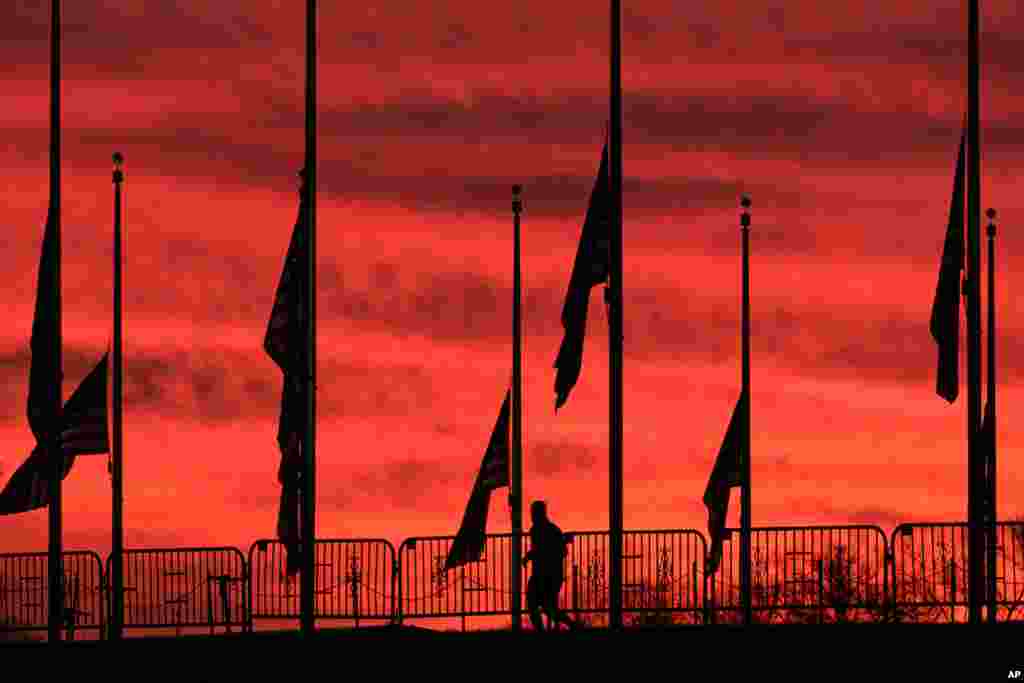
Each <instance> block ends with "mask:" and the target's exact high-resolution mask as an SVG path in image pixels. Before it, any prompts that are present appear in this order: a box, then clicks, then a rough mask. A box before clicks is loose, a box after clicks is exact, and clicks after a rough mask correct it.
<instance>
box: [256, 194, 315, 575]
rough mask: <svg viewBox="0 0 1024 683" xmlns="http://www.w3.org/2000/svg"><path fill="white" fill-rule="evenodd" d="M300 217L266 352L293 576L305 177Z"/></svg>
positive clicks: (301, 407) (302, 425)
mask: <svg viewBox="0 0 1024 683" xmlns="http://www.w3.org/2000/svg"><path fill="white" fill-rule="evenodd" d="M299 195H300V199H299V215H298V218H297V219H296V221H295V228H294V229H293V231H292V239H291V243H290V244H289V245H288V254H287V256H286V257H285V264H284V269H283V270H282V272H281V280H280V282H278V285H277V292H276V294H275V296H274V305H273V308H272V309H271V312H270V321H269V323H268V324H267V334H266V337H265V338H264V340H263V348H264V350H265V351H266V352H267V355H268V356H270V358H271V359H272V360H273V361H274V363H276V364H277V366H278V367H279V368H280V369H281V372H282V373H283V374H284V383H283V387H282V390H281V416H280V419H279V420H278V428H277V443H278V446H279V447H280V449H281V465H280V467H279V468H278V481H279V482H280V483H281V487H282V490H281V507H280V510H279V512H278V521H277V534H278V538H279V539H280V540H281V543H283V544H284V546H285V549H286V552H287V554H288V574H289V575H290V576H293V575H294V574H295V573H296V572H297V571H298V569H299V559H300V555H299V543H300V538H301V534H300V529H299V504H300V496H301V490H302V469H303V457H304V455H303V440H304V435H305V430H306V400H305V389H306V377H307V374H308V369H307V367H306V364H307V359H308V356H307V349H306V342H307V340H306V329H307V328H306V325H307V322H308V310H309V309H308V306H307V301H306V298H307V297H306V290H307V288H308V287H307V285H308V275H309V268H308V265H307V253H308V252H307V248H308V244H309V235H308V227H307V218H306V216H307V208H306V207H307V204H306V202H307V198H306V183H305V176H304V174H303V183H302V187H301V188H300V190H299Z"/></svg>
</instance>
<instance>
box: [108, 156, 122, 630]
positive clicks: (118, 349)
mask: <svg viewBox="0 0 1024 683" xmlns="http://www.w3.org/2000/svg"><path fill="white" fill-rule="evenodd" d="M123 180H124V174H123V173H122V172H121V169H120V168H117V169H115V170H114V349H113V351H114V354H113V355H114V359H113V360H114V367H113V372H112V380H113V382H112V384H113V386H112V407H113V415H112V416H111V417H112V422H113V425H112V426H113V431H114V434H113V439H112V441H111V449H110V455H111V472H110V479H111V498H112V502H111V510H112V514H113V520H112V524H111V536H112V539H111V557H110V559H111V567H110V569H111V577H110V584H111V585H110V590H111V612H110V636H111V638H112V639H114V640H120V638H121V636H122V629H123V622H124V565H123V561H124V560H123V552H124V480H123V475H124V469H123V464H124V460H123V457H124V450H123V449H124V439H123V434H124V431H123V429H124V412H123V389H122V387H123V374H122V373H123V347H122V345H123V337H122V326H123V324H124V320H123V318H122V315H121V307H122V300H121V299H122V288H121V284H122V282H121V281H122V272H121V268H122V254H121V183H122V182H123Z"/></svg>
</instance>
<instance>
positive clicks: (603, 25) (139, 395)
mask: <svg viewBox="0 0 1024 683" xmlns="http://www.w3.org/2000/svg"><path fill="white" fill-rule="evenodd" d="M295 4H296V3H290V2H280V1H273V2H271V1H264V2H259V3H254V2H240V1H239V0H224V1H223V2H217V3H208V2H198V1H191V0H190V1H188V2H182V1H178V2H170V1H169V0H160V1H152V0H151V1H149V2H145V3H143V2H139V1H133V2H124V1H122V0H118V1H117V2H114V1H113V0H88V1H85V0H83V1H82V2H74V3H71V2H67V3H65V4H64V5H65V7H64V15H65V27H64V35H65V42H64V48H63V54H64V85H63V98H64V99H63V112H64V149H63V158H64V184H63V192H64V195H63V196H64V204H63V210H64V214H63V215H64V218H63V220H64V261H63V288H64V289H63V292H64V339H65V345H66V346H65V373H66V382H65V386H64V391H65V395H69V394H70V393H71V391H72V390H73V389H74V387H75V386H76V385H77V383H78V381H79V380H80V379H81V378H82V377H83V376H84V375H85V373H86V372H87V371H88V369H89V368H90V367H91V365H92V364H93V363H94V362H95V361H96V360H97V359H98V358H99V356H100V355H101V354H102V352H103V349H104V347H105V345H106V343H107V340H108V338H109V336H110V329H111V292H110V281H111V252H112V246H111V239H110V235H111V213H112V209H111V202H112V190H111V181H110V164H109V161H110V155H111V153H112V152H114V151H121V152H122V153H123V154H124V155H125V157H126V160H127V162H126V166H125V171H126V177H127V181H126V184H125V190H126V197H127V237H126V242H127V247H126V251H127V275H126V286H127V294H126V312H125V315H126V339H127V340H126V357H127V399H126V400H127V407H126V418H125V429H126V435H125V445H126V456H125V458H126V461H125V476H126V482H125V522H126V527H127V541H128V544H129V546H130V547H140V546H151V547H152V546H169V545H204V544H230V545H239V546H246V547H247V546H248V544H249V543H250V542H251V541H253V540H255V539H256V538H260V537H267V536H269V535H272V534H273V533H274V526H275V520H276V509H277V502H278V493H279V487H278V484H277V481H276V472H277V466H278V461H279V452H278V450H277V445H276V441H275V434H276V426H277V411H278V401H279V398H280V386H281V376H280V372H279V371H278V369H277V368H276V366H274V365H273V363H272V362H271V361H270V360H269V358H267V357H266V355H265V354H264V352H263V350H262V340H263V334H264V331H265V327H266V322H267V316H268V315H269V312H270V306H271V301H272V297H273V293H274V288H275V287H276V284H277V280H278V277H279V274H280V269H281V266H282V263H283V259H284V253H285V250H286V248H287V245H288V240H289V238H290V234H291V230H292V226H293V223H294V220H295V214H296V210H297V205H298V202H297V199H298V197H297V191H296V180H295V173H296V171H297V170H298V168H299V167H300V166H301V164H302V149H303V122H304V115H303V96H302V88H303V64H304V62H303V49H304V47H303V40H304V16H303V13H302V12H301V11H295V10H294V9H293V6H294V5H295ZM590 4H591V5H594V3H590ZM624 4H625V5H627V6H633V7H636V8H637V9H627V10H626V11H625V16H624V36H623V50H624V58H623V60H624V61H623V69H624V73H623V80H624V88H625V94H624V101H623V107H624V116H623V125H624V145H625V147H624V169H625V176H626V181H625V190H624V206H625V209H624V213H625V228H624V234H625V237H624V240H625V274H624V283H625V325H626V329H625V353H626V358H625V377H626V380H625V381H626V389H625V392H626V393H625V420H626V428H625V429H626V430H625V463H626V464H625V472H626V484H625V520H626V526H627V527H628V528H687V527H690V528H698V529H701V530H704V529H705V528H706V512H705V509H704V507H703V505H702V503H701V496H702V494H703V491H704V486H705V483H706V481H707V477H708V474H709V472H710V469H711V465H712V461H713V458H714V456H715V454H716V452H717V449H718V446H719V444H720V443H721V439H722V436H723V434H724V431H725V428H726V425H727V422H728V419H729V415H730V412H731V410H732V407H733V403H734V401H735V400H736V397H737V395H738V391H739V372H740V369H739V296H740V290H739V285H740V283H739V265H740V264H739V257H740V254H739V244H740V243H739V239H740V234H739V229H738V213H739V210H738V207H737V204H738V198H739V195H740V193H741V192H749V193H750V194H751V195H752V198H753V202H754V208H753V227H752V232H751V246H752V286H753V301H752V315H753V341H752V349H753V369H752V373H753V381H752V411H753V412H752V425H753V436H752V438H753V454H754V455H753V457H754V460H753V477H754V493H753V502H754V511H753V512H754V521H755V524H757V525H768V524H826V523H840V524H841V523H867V524H878V525H880V526H882V527H883V528H884V529H886V530H889V529H891V528H892V527H893V526H894V525H895V524H896V523H897V522H899V521H914V520H937V521H941V520H957V519H962V518H963V517H964V515H965V509H966V496H965V492H966V480H965V474H966V458H965V446H964V443H965V422H966V418H965V411H966V395H965V394H962V398H961V399H960V400H959V401H958V402H957V403H956V404H954V405H953V406H950V405H948V404H946V403H945V402H944V401H943V400H942V399H940V398H939V397H938V396H937V395H936V394H935V390H934V383H935V362H936V349H935V345H934V343H933V342H932V340H931V337H930V335H929V332H928V318H929V313H930V307H931V302H932V297H933V295H934V290H935V284H936V276H937V272H938V264H939V256H940V251H941V247H942V240H943V236H944V231H945V226H946V219H947V215H948V210H949V197H950V191H951V188H952V173H953V167H954V164H955V152H956V145H957V141H958V136H959V126H960V122H961V120H962V117H963V115H964V111H965V106H966V103H965V93H966V81H965V74H966V40H965V36H966V30H965V28H964V26H963V23H964V18H965V16H966V8H965V7H962V5H963V3H962V2H958V1H955V0H929V1H928V2H924V1H923V0H913V1H910V0H908V1H906V2H900V3H892V2H881V1H880V0H868V1H867V2H863V3H821V2H811V1H809V0H787V1H785V2H781V1H779V2H768V3H754V4H751V3H740V2H736V1H735V0H724V1H723V2H717V3H700V5H703V6H694V5H693V3H678V2H670V1H668V0H647V1H646V2H643V3H636V2H626V3H624ZM984 4H985V7H984V13H985V20H984V33H983V36H982V41H983V42H982V56H983V60H984V63H983V72H982V73H983V79H984V82H983V84H982V113H983V124H984V127H983V132H982V140H983V143H984V150H983V164H984V166H983V169H984V179H983V182H982V191H983V196H982V203H983V207H988V206H994V207H995V208H997V209H998V210H999V211H1000V221H999V222H1000V225H1001V226H1002V227H1001V232H1000V237H999V240H998V250H999V259H1000V261H999V271H998V284H997V287H998V291H997V296H998V301H999V303H1000V311H999V315H1000V318H999V325H1000V329H999V338H998V362H999V370H1000V373H1001V378H1002V381H1001V384H1000V399H999V401H1000V402H999V419H1000V434H999V446H1000V451H999V457H1000V466H999V482H998V486H999V496H1000V498H999V514H1000V516H1002V517H1011V516H1016V515H1019V514H1021V513H1022V512H1024V508H1022V507H1021V504H1020V503H1019V502H1018V501H1019V499H1020V495H1021V493H1024V479H1022V478H1021V475H1020V473H1019V470H1018V469H1017V468H1016V460H1017V454H1018V450H1019V449H1021V448H1024V439H1022V438H1021V437H1019V436H1018V434H1017V432H1016V430H1015V429H1014V428H1013V425H1015V424H1016V423H1017V422H1018V420H1020V419H1022V418H1024V414H1022V413H1021V412H1020V411H1021V410H1024V408H1018V406H1020V405H1024V404H1022V403H1021V402H1020V401H1019V400H1018V399H1019V398H1020V397H1021V396H1022V395H1024V384H1022V382H1024V347H1022V346H1021V344H1020V343H1019V342H1018V341H1017V339H1018V335H1019V334H1020V331H1021V330H1022V329H1024V313H1018V311H1017V309H1016V307H1015V306H1014V304H1013V299H1012V298H1011V296H1010V294H1011V292H1012V291H1013V282H1014V273H1015V272H1016V270H1017V263H1016V261H1015V256H1014V254H1015V253H1016V252H1017V251H1018V250H1019V249H1020V248H1021V247H1024V239H1022V238H1020V237H1018V234H1019V231H1018V230H1016V229H1015V226H1016V225H1018V224H1019V223H1020V222H1021V221H1020V219H1019V217H1020V216H1021V210H1022V209H1024V197H1022V196H1021V195H1020V193H1019V192H1017V191H1015V187H1014V180H1015V177H1016V169H1017V167H1018V165H1019V163H1020V161H1021V159H1022V158H1024V128H1021V127H1020V125H1019V124H1015V123H1014V121H1013V120H1012V119H1011V116H1010V115H1011V114H1012V113H1013V112H1016V111H1019V110H1020V108H1021V105H1022V101H1021V100H1020V98H1019V97H1018V96H1016V95H1014V93H1016V92H1019V91H1021V90H1022V86H1024V66H1022V65H1021V61H1020V58H1019V56H1020V54H1021V51H1022V49H1024V42H1022V40H1021V39H1020V37H1019V36H1020V35H1021V33H1022V31H1021V24H1020V22H1019V21H1016V20H1015V16H1014V14H1015V9H1016V3H1014V2H1012V1H1011V0H999V1H996V0H991V1H989V2H986V3H984ZM323 5H324V6H323V8H322V9H321V15H320V24H319V25H320V55H321V59H320V80H319V98H320V118H319V122H320V123H319V125H320V138H319V154H320V160H321V165H320V180H321V185H320V194H319V200H318V201H319V211H318V220H319V223H318V227H319V236H320V237H319V240H320V241H319V254H318V256H319V284H320V293H319V300H318V306H319V308H318V311H319V316H320V317H319V355H320V366H319V383H320V394H319V429H320V432H319V440H318V459H319V465H318V467H319V470H318V489H319V498H318V529H317V533H318V535H320V536H323V537H382V538H387V539H389V540H391V541H392V542H394V543H395V544H396V545H397V543H398V542H399V541H401V540H402V539H403V538H405V537H407V536H412V535H421V534H452V533H454V532H455V531H456V529H457V526H458V523H459V520H460V518H461V515H462V511H463V508H464V506H465V503H466V500H467V497H468V494H469V490H470V487H471V485H472V482H473V479H474V477H475V476H476V471H477V468H478V467H479V464H480V458H481V456H482V454H483V450H484V448H485V446H486V443H487V439H488V436H489V434H490V430H491V429H492V427H493V425H494V420H495V418H496V416H497V411H498V408H499V406H500V403H501V399H502V397H503V395H504V392H505V388H506V386H507V383H508V380H509V377H510V373H511V340H510V331H511V323H510V317H511V264H512V254H511V250H512V234H511V211H510V201H511V192H510V190H511V186H512V184H514V183H522V184H523V185H524V187H525V190H524V201H525V213H524V219H523V221H524V222H523V230H524V236H523V264H524V286H525V291H524V333H525V342H524V347H525V360H524V364H525V369H524V373H525V390H524V412H525V439H524V441H525V454H526V456H525V457H526V459H525V465H524V472H525V482H524V487H525V494H526V496H527V499H528V500H529V499H533V498H538V497H539V498H545V499H547V500H548V501H549V506H550V509H551V513H552V516H553V517H554V518H555V520H556V521H557V522H558V523H559V524H560V525H561V526H562V527H563V528H566V529H569V528H577V529H596V528H604V527H606V526H607V523H608V522H607V505H608V493H607V491H608V486H607V471H608V467H607V463H608V459H607V445H608V407H607V406H608V400H607V386H608V384H607V382H608V369H607V360H608V358H607V323H606V317H605V314H604V311H603V310H602V305H601V303H600V292H599V291H595V292H594V294H593V295H592V303H591V312H590V324H589V325H588V338H587V341H586V346H585V351H584V364H583V371H582V374H581V378H580V382H579V384H578V385H577V387H576V389H575V390H574V392H573V394H572V396H571V397H570V399H569V402H568V404H567V405H566V407H565V408H564V409H563V410H561V411H560V412H559V414H558V415H557V416H556V415H555V414H554V410H553V406H554V390H553V384H554V370H553V369H552V364H553V362H554V359H555V355H556V352H557V350H558V344H559V342H560V340H561V334H562V329H561V325H560V322H559V313H560V310H561V305H562V300H563V297H564V294H565V288H566V285H567V283H568V279H569V272H570V269H571V265H572V259H573V256H574V254H575V250H576V245H577V241H578V238H579V233H580V227H581V222H582V217H583V214H584V212H585V210H586V202H587V198H588V195H589V192H590V188H591V185H592V183H593V179H594V175H595V173H596V170H597V165H598V161H599V159H600V152H601V143H602V137H603V133H604V129H605V123H606V119H607V111H608V100H607V96H608V63H607V44H608V16H607V14H608V13H607V11H606V10H605V9H604V8H603V6H602V5H601V3H597V4H596V5H594V7H595V8H599V9H596V10H595V11H592V12H590V13H589V14H582V13H581V10H580V9H579V8H577V7H575V4H574V5H573V9H568V6H569V5H568V4H565V3H563V4H559V3H551V2H539V1H536V0H522V1H521V2H516V3H479V2H468V1H463V0H458V1H449V2H435V3H410V2H405V1H404V0H391V1H389V2H377V3H374V2H366V3H359V4H358V6H357V5H350V4H346V3H323ZM428 5H429V7H428ZM48 7H49V3H48V2H42V1H35V2H21V3H16V4H11V5H10V6H9V7H8V8H7V9H6V10H5V12H4V14H3V16H2V17H0V57H2V61H3V62H4V63H7V64H9V65H12V67H13V68H11V69H9V70H8V72H7V74H8V75H7V77H6V80H5V83H4V91H5V99H4V106H3V108H2V109H0V139H2V140H4V141H5V143H4V144H3V145H0V169H2V171H0V172H2V173H3V176H4V177H3V181H4V185H5V187H6V191H5V193H4V194H5V197H4V199H5V201H4V202H3V206H2V208H0V221H2V222H3V224H4V226H5V229H4V231H3V233H2V234H3V237H2V238H0V239H2V246H3V250H2V254H3V255H2V257H0V258H2V259H3V267H4V271H5V272H6V273H7V274H8V277H9V284H8V292H9V294H8V296H7V297H6V299H7V310H8V324H6V325H4V326H3V328H2V329H0V358H2V362H0V371H2V372H3V374H4V380H5V381H6V385H7V386H8V391H7V392H6V393H5V396H6V398H5V399H4V405H3V409H2V411H0V415H2V422H0V443H2V446H3V447H2V449H0V482H6V480H7V478H8V477H9V476H10V475H11V474H12V473H13V472H14V470H15V469H16V468H17V466H18V465H19V464H20V463H21V461H22V460H23V459H24V458H25V457H27V455H28V453H29V452H30V450H31V447H32V444H33V438H32V436H31V433H30V431H29V429H28V425H27V422H26V419H25V398H26V395H27V379H28V364H29V355H28V342H29V335H30V331H31V318H32V307H33V302H34V299H35V281H36V269H37V267H38V261H39V248H40V242H41V239H42V228H43V222H44V220H45V215H46V198H47V158H48V156H47V155H48V147H47V145H48V137H47V136H48V132H47V130H48V125H49V122H48V92H49V91H48V80H47V79H48V59H49V51H48V43H47V36H48ZM105 462H106V458H105V457H104V456H96V457H91V458H83V459H79V461H78V462H77V464H76V465H75V468H74V471H73V472H72V474H71V476H70V477H69V478H68V479H67V481H66V484H65V489H64V490H65V518H64V520H65V543H66V545H67V547H69V548H83V547H87V548H93V549H96V550H99V551H101V552H104V553H105V552H106V550H107V549H108V548H109V529H110V496H109V490H110V489H109V478H108V476H107V472H106V464H105ZM504 499H505V498H504V495H500V496H495V497H494V499H493V500H492V507H491V517H490V519H491V522H490V527H491V529H493V530H495V531H501V530H507V529H508V514H507V510H506V507H505V506H504V504H503V503H504ZM735 508H736V504H735V503H734V509H733V510H732V511H731V512H730V521H732V520H733V519H734V518H736V519H738V517H737V515H738V510H737V509H735ZM45 546H46V513H45V511H39V512H35V513H32V514H28V515H21V516H13V517H5V518H0V551H2V552H10V551H29V550H43V549H45Z"/></svg>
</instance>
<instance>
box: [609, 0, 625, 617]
mask: <svg viewBox="0 0 1024 683" xmlns="http://www.w3.org/2000/svg"><path fill="white" fill-rule="evenodd" d="M611 14H612V16H611V107H610V109H611V116H610V118H611V120H610V122H609V126H608V130H609V136H608V140H609V145H608V163H609V178H610V181H611V196H612V201H611V207H612V211H611V225H610V226H609V229H610V232H611V235H610V237H611V244H610V245H609V246H610V247H611V249H610V254H609V255H610V261H611V263H610V266H611V267H610V269H609V271H610V272H609V280H610V282H609V287H608V289H607V290H605V294H606V296H607V297H608V313H609V321H608V327H609V340H608V351H609V354H608V355H609V368H610V373H611V377H610V384H611V387H610V389H611V390H610V392H609V394H610V405H609V413H610V420H609V423H610V424H609V427H610V429H609V432H610V434H609V436H610V437H611V438H610V441H611V443H610V448H609V458H608V460H609V468H608V469H609V477H608V483H609V495H608V499H609V500H608V502H609V511H608V518H609V530H610V533H609V553H610V558H609V559H610V567H609V572H608V579H609V581H608V584H609V586H608V589H609V600H608V604H609V608H610V609H609V611H610V624H609V625H610V626H611V628H621V627H622V525H623V514H622V508H623V501H622V498H623V495H622V493H623V482H622V460H623V458H622V317H623V312H622V270H623V268H622V64H621V62H622V55H621V53H622V39H621V35H620V19H621V16H620V15H621V2H620V0H611Z"/></svg>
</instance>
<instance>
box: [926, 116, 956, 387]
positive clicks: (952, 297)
mask: <svg viewBox="0 0 1024 683" xmlns="http://www.w3.org/2000/svg"><path fill="white" fill-rule="evenodd" d="M963 269H964V137H963V135H961V137H960V154H959V156H958V157H957V162H956V177H955V179H954V180H953V199H952V201H951V203H950V208H949V225H948V227H947V228H946V243H945V245H944V246H943V247H942V266H941V267H940V268H939V283H938V286H936V288H935V301H934V303H933V304H932V318H931V324H930V328H931V333H932V337H933V338H934V339H935V343H936V344H938V347H939V361H938V371H937V378H936V382H935V391H936V392H937V393H938V394H939V396H941V397H942V398H944V399H946V400H947V401H949V402H950V403H953V402H954V401H956V397H957V395H958V394H959V393H960V379H959V363H960V355H959V345H960V273H961V272H962V271H963Z"/></svg>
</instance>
